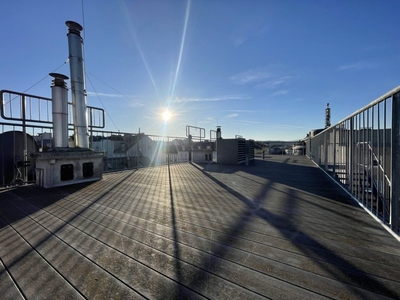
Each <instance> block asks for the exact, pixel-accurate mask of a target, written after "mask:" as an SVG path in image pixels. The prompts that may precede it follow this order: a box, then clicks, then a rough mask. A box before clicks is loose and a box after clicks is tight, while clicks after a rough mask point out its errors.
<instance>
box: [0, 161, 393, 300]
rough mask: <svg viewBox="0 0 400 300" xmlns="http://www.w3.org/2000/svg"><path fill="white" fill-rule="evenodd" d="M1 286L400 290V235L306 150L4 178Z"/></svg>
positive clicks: (124, 294)
mask: <svg viewBox="0 0 400 300" xmlns="http://www.w3.org/2000/svg"><path fill="white" fill-rule="evenodd" d="M0 294H1V295H5V298H6V299H18V298H21V299H23V298H24V297H25V298H28V299H45V298H52V299H54V298H60V297H63V298H69V299H77V298H89V299H92V298H99V299H110V298H117V299H118V298H119V299H130V298H133V299H138V298H151V299H178V298H181V299H198V298H199V299H200V298H211V299H227V298H229V299H256V298H272V299H318V298H332V299H380V298H381V299H385V298H386V299H387V298H394V299H396V298H400V249H399V243H398V242H397V241H396V240H395V239H394V238H393V237H392V236H391V235H390V234H388V233H387V232H386V231H385V230H384V229H383V228H382V227H381V226H380V225H379V224H377V223H376V222H375V221H374V220H373V219H372V218H371V217H370V216H369V215H368V214H367V213H366V212H364V211H363V210H362V209H361V208H360V207H359V206H358V205H357V204H356V203H355V202H354V201H353V200H352V199H351V198H350V197H349V196H348V195H347V194H346V193H345V192H344V191H343V190H341V189H340V188H339V187H338V186H337V185H335V184H334V183H333V182H332V181H331V180H330V179H329V178H328V177H327V176H326V175H325V174H324V173H323V172H322V171H321V170H319V169H318V168H317V167H315V166H314V165H313V164H312V162H311V161H309V160H307V158H305V157H301V156H269V157H267V158H266V159H265V160H255V161H253V162H252V164H251V165H250V166H231V165H217V164H209V165H198V164H187V163H184V164H175V165H171V166H170V168H168V167H167V166H162V167H154V168H146V169H140V170H138V171H124V172H117V173H112V174H105V175H104V178H103V180H101V181H99V182H95V183H92V184H85V185H74V186H67V187H60V188H53V189H49V190H44V189H41V188H38V187H36V186H25V187H20V188H16V189H14V190H8V191H2V192H1V193H0ZM3 298H4V296H3Z"/></svg>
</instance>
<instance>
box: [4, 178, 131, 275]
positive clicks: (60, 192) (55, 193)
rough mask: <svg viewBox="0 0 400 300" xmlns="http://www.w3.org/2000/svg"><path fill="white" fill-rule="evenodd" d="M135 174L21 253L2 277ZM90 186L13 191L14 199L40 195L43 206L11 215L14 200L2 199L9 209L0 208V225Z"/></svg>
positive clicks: (8, 223) (14, 220)
mask: <svg viewBox="0 0 400 300" xmlns="http://www.w3.org/2000/svg"><path fill="white" fill-rule="evenodd" d="M133 173H134V171H133V172H129V173H128V174H127V175H126V176H124V177H123V178H121V179H120V180H119V181H118V182H116V183H115V184H114V185H113V186H111V187H110V188H109V189H107V190H106V191H105V192H104V193H102V194H100V195H99V196H98V197H96V198H95V199H94V200H93V201H92V202H91V203H90V204H88V205H87V206H85V207H84V208H82V210H81V211H80V212H79V213H77V214H76V215H75V216H74V217H71V218H70V219H69V220H68V221H66V222H65V223H64V225H62V226H60V227H58V228H57V229H56V230H54V231H52V232H51V233H49V234H48V235H47V236H46V237H45V238H43V239H42V240H40V241H39V242H38V243H36V244H35V245H32V248H31V249H29V250H27V251H25V252H23V253H21V254H20V255H19V256H18V258H16V259H14V261H13V262H12V263H11V264H7V266H6V269H5V270H2V271H0V275H1V274H2V273H4V272H5V271H6V270H7V269H10V268H11V267H12V266H14V265H15V264H17V263H18V262H19V261H21V260H22V259H23V258H24V257H26V256H27V255H28V254H29V253H30V252H32V251H36V250H35V249H37V248H38V247H40V245H42V244H44V243H45V242H46V241H48V240H49V239H50V238H51V237H52V236H54V235H55V234H56V233H57V232H59V231H61V230H62V229H63V228H64V227H65V226H67V225H68V224H70V223H71V222H72V221H73V220H74V219H76V218H77V217H78V216H80V215H82V214H83V213H84V212H85V211H87V210H89V209H90V208H91V207H92V206H93V205H95V204H96V203H97V202H99V201H100V200H101V199H102V198H104V196H106V195H107V194H109V193H110V192H112V191H113V190H114V189H115V188H117V187H118V186H120V185H121V184H123V183H124V182H126V180H127V179H128V178H129V177H130V176H132V174H133ZM90 184H94V183H82V184H76V185H71V186H65V187H58V188H52V189H49V190H44V189H41V188H38V187H35V186H31V187H24V188H19V189H16V190H14V191H13V193H15V195H14V197H23V198H24V199H28V198H29V197H32V196H33V197H38V194H40V195H41V196H42V197H43V200H42V205H37V206H35V207H36V208H35V209H34V210H31V211H30V212H29V214H25V213H24V212H23V211H22V210H21V209H20V208H18V207H17V206H15V207H14V210H19V211H20V212H19V213H12V210H11V211H10V213H7V212H8V211H9V208H10V204H11V203H10V200H12V198H11V197H9V198H7V199H6V198H4V199H2V200H3V201H1V205H7V206H8V207H6V206H3V207H0V218H1V219H3V222H0V224H2V225H3V226H9V225H10V224H13V223H14V222H16V221H18V220H21V219H23V218H25V217H28V216H29V215H31V214H33V213H35V212H37V211H40V210H42V209H44V208H46V207H47V206H49V205H51V204H52V203H55V202H57V201H59V200H61V199H62V198H64V197H65V196H67V195H71V194H73V193H74V192H77V191H79V190H81V189H83V188H85V187H87V186H89V185H90ZM34 192H36V193H34ZM46 196H47V197H46ZM28 200H29V199H28ZM11 205H12V204H11ZM0 226H1V225H0Z"/></svg>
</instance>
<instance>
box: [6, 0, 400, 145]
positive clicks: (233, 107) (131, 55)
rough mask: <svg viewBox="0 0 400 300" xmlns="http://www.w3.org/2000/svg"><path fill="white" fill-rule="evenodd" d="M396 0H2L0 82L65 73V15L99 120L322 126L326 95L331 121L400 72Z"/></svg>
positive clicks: (278, 131)
mask: <svg viewBox="0 0 400 300" xmlns="http://www.w3.org/2000/svg"><path fill="white" fill-rule="evenodd" d="M67 4H68V5H67ZM82 8H83V9H82ZM399 11H400V1H395V0H382V1H375V0H374V1H372V0H363V1H356V0H354V1H344V0H343V1H339V0H337V1H336V0H335V1H334V0H332V1H322V0H320V1H313V0H304V1H300V0H298V1H295V0H292V1H290V0H287V1H285V0H281V1H268V0H260V1H257V0H249V1H243V0H215V1H207V0H192V1H185V0H162V1H155V0H154V1H135V0H119V1H117V0H96V1H94V0H84V1H83V2H82V0H69V1H61V0H37V1H28V0H25V1H21V0H14V1H3V2H2V4H1V9H0V20H1V21H0V22H1V27H0V36H1V41H2V42H1V47H0V55H1V67H0V89H9V90H14V91H18V92H26V93H29V94H34V95H40V96H45V97H50V95H51V91H50V88H49V86H50V83H51V78H50V77H48V76H47V75H48V73H50V72H54V71H55V72H58V73H63V74H65V75H67V76H69V65H68V63H65V62H66V61H67V58H68V44H67V36H66V34H67V27H66V26H65V21H67V20H73V21H76V22H78V23H80V24H81V25H82V26H84V31H83V32H82V36H83V37H84V40H85V48H84V51H85V65H86V72H87V80H86V84H87V92H88V97H87V103H88V105H91V106H97V107H102V108H104V109H105V110H106V111H107V119H106V124H107V129H108V130H112V131H117V130H120V131H123V132H132V133H135V132H137V131H138V130H139V128H140V130H141V132H145V133H147V134H154V135H160V134H165V135H171V136H185V135H186V125H191V126H197V127H201V128H205V131H206V133H207V137H208V136H209V131H210V130H211V129H213V130H215V128H216V126H217V125H219V126H221V128H222V136H223V137H225V138H232V137H235V135H242V136H243V137H245V138H249V139H256V140H276V139H279V140H298V139H302V138H304V137H305V136H306V134H307V133H308V132H309V131H310V130H311V129H316V128H322V127H324V124H325V120H324V110H325V107H326V103H327V102H329V103H330V107H331V109H332V111H331V115H332V124H334V123H336V122H338V121H340V120H341V119H343V118H345V117H346V116H348V115H350V114H351V113H353V112H354V111H356V110H358V109H359V108H361V107H362V106H365V105H367V104H368V103H370V102H371V101H373V100H374V99H376V98H377V97H379V96H381V95H382V94H384V93H386V92H388V91H389V90H391V89H393V88H395V87H397V86H398V85H399V84H400V68H399V64H400V51H399V50H400V39H399V28H400V18H399V17H398V12H399ZM46 76H47V77H46ZM68 84H69V83H68ZM165 108H168V109H169V111H170V113H171V114H172V118H171V119H170V120H169V121H168V122H167V123H165V122H164V121H163V119H162V118H161V114H162V112H163V111H164V110H165Z"/></svg>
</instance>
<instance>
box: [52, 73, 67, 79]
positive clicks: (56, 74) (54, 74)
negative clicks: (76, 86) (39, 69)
mask: <svg viewBox="0 0 400 300" xmlns="http://www.w3.org/2000/svg"><path fill="white" fill-rule="evenodd" d="M49 75H50V76H51V77H54V78H55V79H63V80H68V79H69V78H68V76H65V75H64V74H60V73H49Z"/></svg>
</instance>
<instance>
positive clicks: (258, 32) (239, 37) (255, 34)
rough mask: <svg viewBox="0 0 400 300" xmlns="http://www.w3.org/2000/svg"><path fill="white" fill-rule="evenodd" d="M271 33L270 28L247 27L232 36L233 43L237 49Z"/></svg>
mask: <svg viewBox="0 0 400 300" xmlns="http://www.w3.org/2000/svg"><path fill="white" fill-rule="evenodd" d="M268 31H269V26H262V27H261V26H246V27H244V28H241V29H240V30H238V31H236V32H235V33H233V34H232V38H231V39H232V41H233V44H234V45H235V47H236V48H238V47H240V46H241V45H242V44H244V43H245V42H247V41H248V40H251V39H253V38H261V37H262V36H263V35H264V34H265V33H266V32H268Z"/></svg>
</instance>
